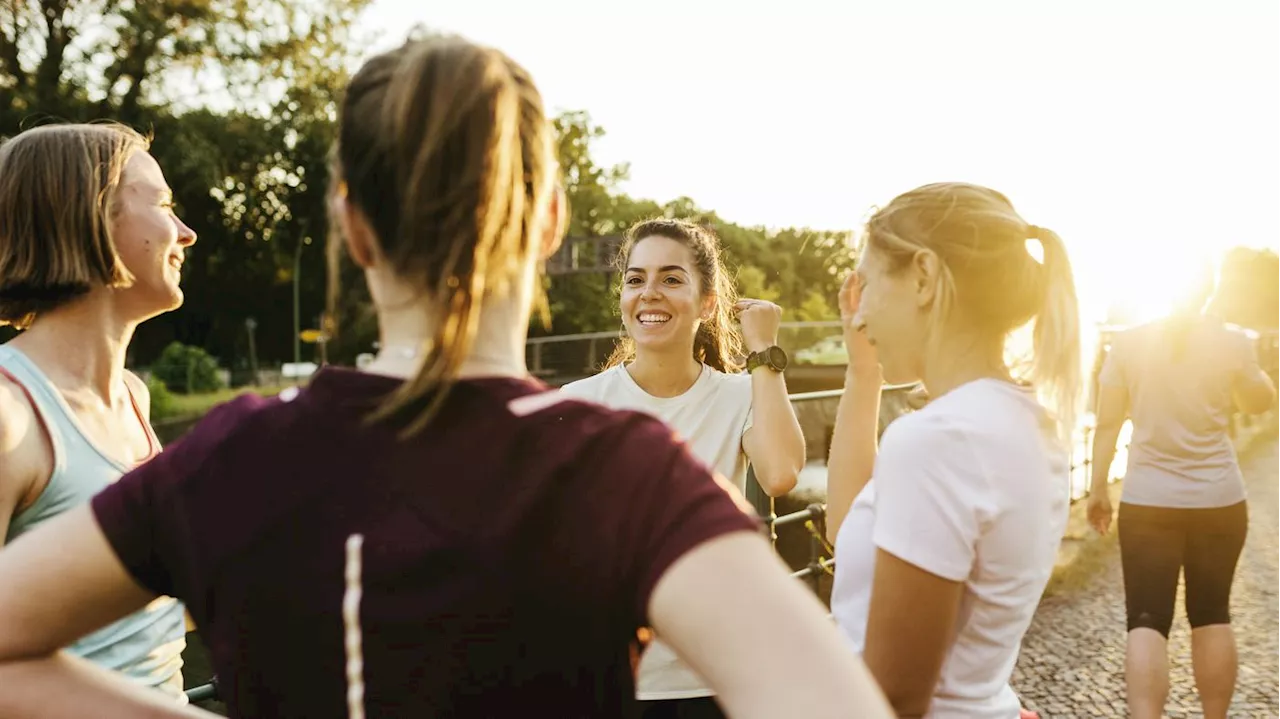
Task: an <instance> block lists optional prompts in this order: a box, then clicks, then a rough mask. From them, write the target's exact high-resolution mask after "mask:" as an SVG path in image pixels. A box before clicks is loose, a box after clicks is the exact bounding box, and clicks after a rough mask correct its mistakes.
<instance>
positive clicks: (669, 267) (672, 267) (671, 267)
mask: <svg viewBox="0 0 1280 719" xmlns="http://www.w3.org/2000/svg"><path fill="white" fill-rule="evenodd" d="M676 271H679V272H683V273H685V274H686V275H687V274H689V271H688V270H686V269H685V268H683V267H681V266H680V265H663V266H662V267H659V268H658V272H676ZM627 272H639V273H641V274H644V269H643V268H640V267H628V268H627Z"/></svg>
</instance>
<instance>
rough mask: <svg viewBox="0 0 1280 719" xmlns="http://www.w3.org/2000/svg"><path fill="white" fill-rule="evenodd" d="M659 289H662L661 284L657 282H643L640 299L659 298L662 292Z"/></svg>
mask: <svg viewBox="0 0 1280 719" xmlns="http://www.w3.org/2000/svg"><path fill="white" fill-rule="evenodd" d="M661 289H662V286H661V285H659V284H658V283H657V282H646V283H645V284H644V289H642V290H641V291H640V299H641V300H656V299H660V298H661V297H662V293H661V291H660V290H661Z"/></svg>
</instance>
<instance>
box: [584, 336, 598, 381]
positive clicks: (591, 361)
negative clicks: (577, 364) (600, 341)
mask: <svg viewBox="0 0 1280 719" xmlns="http://www.w3.org/2000/svg"><path fill="white" fill-rule="evenodd" d="M595 368H596V338H595V337H592V338H591V339H590V340H588V341H587V366H586V367H584V368H583V370H584V371H585V372H586V373H587V374H591V373H592V372H594V371H595Z"/></svg>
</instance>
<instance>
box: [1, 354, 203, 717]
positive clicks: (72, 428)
mask: <svg viewBox="0 0 1280 719" xmlns="http://www.w3.org/2000/svg"><path fill="white" fill-rule="evenodd" d="M0 369H3V370H4V371H5V372H7V373H8V374H9V375H10V376H11V377H12V378H13V379H15V380H17V381H18V383H19V384H21V385H22V387H23V388H24V389H25V390H26V391H27V394H28V396H29V397H30V399H31V402H32V404H33V405H34V406H35V408H36V411H38V412H39V413H40V418H41V420H42V421H43V423H44V427H45V429H46V430H47V431H48V434H49V440H50V444H51V445H52V446H53V474H52V475H51V476H50V477H49V484H48V485H47V486H46V487H45V489H44V491H43V492H41V494H40V496H39V497H38V498H37V499H36V501H35V502H34V503H32V505H31V506H29V507H27V508H25V509H23V510H22V511H21V512H18V513H17V514H16V515H14V516H13V517H12V518H11V519H10V521H9V528H8V531H7V532H6V533H5V544H6V545H7V544H8V543H9V542H12V541H13V540H15V539H17V538H18V537H20V536H22V535H23V534H25V533H26V532H29V531H31V530H32V529H34V528H35V527H36V526H38V525H39V524H40V523H42V522H44V521H45V520H48V519H50V518H52V517H55V516H57V515H59V514H62V513H63V512H65V511H67V510H69V509H72V508H73V507H78V506H80V505H82V504H87V503H88V502H89V500H90V499H92V498H93V496H94V495H95V494H97V493H98V492H100V491H102V490H103V489H104V488H106V487H107V486H108V485H110V484H112V483H113V482H115V481H116V480H118V479H119V478H120V477H121V475H123V474H124V473H125V472H127V471H128V470H129V469H130V468H129V467H128V466H126V465H124V464H122V463H120V462H118V461H116V460H114V459H112V458H111V457H110V456H108V455H107V454H106V453H104V452H102V451H101V450H100V449H99V448H98V447H97V446H96V445H94V444H93V443H92V442H91V441H89V438H88V437H86V436H85V434H84V432H82V431H81V430H80V425H79V424H78V423H77V422H76V420H75V416H74V414H73V413H72V411H71V407H70V406H69V405H68V404H67V402H66V400H65V399H63V397H62V394H61V393H59V392H58V390H57V388H56V387H54V386H53V383H52V382H50V381H49V378H48V377H47V376H45V374H44V373H43V372H42V371H40V369H39V368H38V367H36V365H35V363H33V362H32V361H31V360H30V359H28V358H27V356H26V355H24V354H23V353H22V352H21V351H19V350H17V349H14V348H13V347H10V346H8V345H0ZM138 419H139V421H140V422H143V421H142V417H141V415H139V418H138ZM143 426H144V427H145V428H146V430H147V432H148V433H149V434H151V441H152V443H153V446H156V447H158V446H159V440H157V439H156V437H155V434H154V433H152V431H151V427H150V426H149V425H147V423H146V422H143ZM0 551H3V549H0ZM185 648H186V622H185V616H184V614H183V607H182V604H180V603H179V602H178V601H177V600H175V599H172V598H170V597H158V598H156V599H155V601H153V602H151V604H149V605H147V606H146V607H145V608H144V609H142V610H140V611H138V612H136V613H134V614H131V615H129V616H128V617H125V618H124V619H121V620H119V621H117V622H115V623H114V624H110V625H108V626H106V627H103V628H102V629H99V630H98V631H96V632H94V633H92V634H90V635H88V636H85V637H82V638H81V639H80V640H79V641H77V642H75V643H74V644H72V645H71V646H69V647H67V651H68V652H70V653H72V654H76V655H78V656H81V657H84V658H85V659H88V660H89V661H91V662H93V663H95V664H97V665H99V666H102V667H105V668H107V669H111V670H114V671H118V672H120V673H122V674H124V675H126V676H129V677H132V678H134V679H136V680H138V681H139V682H141V683H143V684H145V685H148V686H152V687H155V688H157V689H160V690H161V691H164V692H166V693H168V694H171V695H173V697H174V698H175V699H178V700H180V701H182V700H185V699H186V695H185V694H183V687H182V651H183V649H185Z"/></svg>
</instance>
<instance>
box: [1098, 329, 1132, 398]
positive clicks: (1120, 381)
mask: <svg viewBox="0 0 1280 719" xmlns="http://www.w3.org/2000/svg"><path fill="white" fill-rule="evenodd" d="M1098 384H1101V385H1106V386H1108V387H1127V386H1129V383H1128V382H1127V381H1126V377H1125V373H1124V350H1123V349H1122V343H1121V341H1120V338H1119V337H1117V338H1116V339H1115V340H1114V341H1113V342H1112V343H1111V349H1110V350H1109V351H1108V352H1107V356H1106V358H1105V359H1104V360H1103V361H1102V370H1101V371H1099V372H1098Z"/></svg>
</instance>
